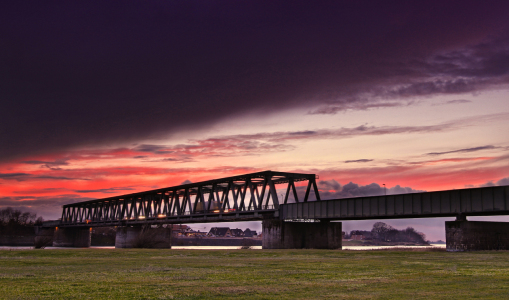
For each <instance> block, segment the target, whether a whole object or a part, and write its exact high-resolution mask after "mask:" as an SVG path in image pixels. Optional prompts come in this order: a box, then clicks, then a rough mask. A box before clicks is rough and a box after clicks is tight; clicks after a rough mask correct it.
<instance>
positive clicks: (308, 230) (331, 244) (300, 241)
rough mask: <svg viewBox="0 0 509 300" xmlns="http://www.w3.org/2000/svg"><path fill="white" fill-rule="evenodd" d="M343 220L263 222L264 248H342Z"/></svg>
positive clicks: (271, 220) (277, 220) (272, 220)
mask: <svg viewBox="0 0 509 300" xmlns="http://www.w3.org/2000/svg"><path fill="white" fill-rule="evenodd" d="M341 225H342V224H341V222H333V223H332V222H329V221H327V220H321V221H320V222H285V221H283V220H279V219H265V220H263V222H262V231H263V240H262V248H263V249H341V246H342V239H343V235H342V231H341V229H342V226H341Z"/></svg>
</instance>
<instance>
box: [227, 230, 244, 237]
mask: <svg viewBox="0 0 509 300" xmlns="http://www.w3.org/2000/svg"><path fill="white" fill-rule="evenodd" d="M230 232H231V234H232V236H234V237H243V236H244V231H242V229H238V228H236V229H230Z"/></svg>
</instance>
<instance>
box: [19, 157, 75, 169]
mask: <svg viewBox="0 0 509 300" xmlns="http://www.w3.org/2000/svg"><path fill="white" fill-rule="evenodd" d="M68 160H69V159H68V158H63V159H57V160H54V161H41V160H28V161H24V162H23V163H25V164H29V165H41V167H45V168H48V169H50V170H61V169H62V168H59V166H67V165H69V163H68V162H67V161H68Z"/></svg>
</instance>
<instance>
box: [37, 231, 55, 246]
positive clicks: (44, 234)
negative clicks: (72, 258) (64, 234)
mask: <svg viewBox="0 0 509 300" xmlns="http://www.w3.org/2000/svg"><path fill="white" fill-rule="evenodd" d="M54 237H55V227H49V228H44V227H42V226H35V238H34V245H35V247H36V248H44V247H46V246H51V245H53V239H54Z"/></svg>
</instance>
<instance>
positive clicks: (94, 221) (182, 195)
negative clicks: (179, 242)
mask: <svg viewBox="0 0 509 300" xmlns="http://www.w3.org/2000/svg"><path fill="white" fill-rule="evenodd" d="M315 179H316V175H315V174H299V173H285V172H273V171H264V172H257V173H251V174H245V175H238V176H232V177H227V178H221V179H214V180H209V181H203V182H198V183H190V184H183V185H179V186H173V187H168V188H162V189H157V190H151V191H146V192H140V193H134V194H129V195H121V196H116V197H110V198H105V199H98V200H91V201H85V202H78V203H74V204H67V205H64V206H63V210H62V219H61V223H60V226H112V225H128V224H129V225H135V224H157V223H184V222H186V223H199V222H213V221H216V222H221V221H235V220H243V221H246V220H261V219H262V218H263V216H264V215H271V216H272V217H277V216H278V215H279V205H280V204H286V203H288V202H289V199H291V201H292V202H296V203H298V202H307V201H308V199H309V195H310V192H311V189H313V191H314V196H315V198H316V199H317V200H320V195H319V193H318V188H317V186H316V180H315ZM300 181H307V182H308V183H307V188H306V192H305V195H304V197H303V198H302V199H299V197H298V193H297V188H296V185H295V183H296V182H300ZM284 183H286V184H287V188H286V194H285V195H284V196H283V197H282V199H279V198H278V194H277V190H276V187H275V186H276V185H277V184H284Z"/></svg>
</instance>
